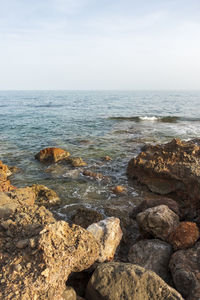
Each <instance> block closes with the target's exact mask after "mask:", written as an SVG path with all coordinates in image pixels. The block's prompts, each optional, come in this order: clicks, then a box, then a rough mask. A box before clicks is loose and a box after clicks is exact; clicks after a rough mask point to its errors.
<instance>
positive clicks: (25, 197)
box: [7, 187, 36, 205]
mask: <svg viewBox="0 0 200 300" xmlns="http://www.w3.org/2000/svg"><path fill="white" fill-rule="evenodd" d="M7 195H8V196H9V197H10V198H11V199H12V201H14V202H17V203H19V204H21V205H24V204H27V205H33V204H34V203H35V199H36V197H35V193H34V191H33V189H32V188H31V187H24V188H18V189H16V190H14V191H11V192H9V193H7Z"/></svg>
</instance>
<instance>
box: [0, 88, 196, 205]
mask: <svg viewBox="0 0 200 300" xmlns="http://www.w3.org/2000/svg"><path fill="white" fill-rule="evenodd" d="M173 137H180V138H183V139H190V138H195V137H200V92H197V91H188V92H178V91H176V92H167V91H166V92H159V91H155V92H148V91H146V92H142V91H138V92H128V91H127V92H126V91H123V92H122V91H1V92H0V159H1V160H2V161H3V162H5V163H6V164H8V165H15V166H18V167H19V168H20V169H21V172H19V173H17V174H15V175H13V176H12V177H11V180H12V183H13V184H14V185H16V186H19V187H20V186H25V185H31V184H33V183H42V184H45V185H47V186H49V187H52V188H54V190H56V192H57V193H58V194H59V195H60V197H61V198H62V200H63V206H66V205H72V206H73V205H75V204H77V203H84V204H85V205H91V206H98V205H99V206H101V205H102V203H105V202H107V201H111V200H112V199H116V196H115V195H113V194H112V192H111V191H110V188H111V187H112V186H114V185H117V184H122V185H125V186H126V187H127V195H128V197H129V198H131V197H132V198H134V197H135V196H136V195H137V192H136V191H135V189H134V187H133V186H131V185H130V184H129V183H128V182H127V179H126V174H125V172H126V166H127V163H128V160H129V159H130V158H131V157H133V156H134V155H136V154H137V153H138V152H139V150H140V147H141V146H142V145H144V144H145V143H157V142H167V141H169V140H170V139H172V138H173ZM44 147H61V148H64V149H66V150H68V151H70V152H71V155H73V156H81V157H82V158H83V159H84V160H85V161H86V162H87V163H88V167H87V169H92V170H93V171H95V172H101V173H103V174H104V175H106V176H109V177H110V179H111V181H110V182H109V183H106V182H103V181H94V180H91V179H89V178H85V177H84V176H83V175H82V173H81V172H80V174H78V172H76V171H74V170H71V169H70V168H69V166H66V165H65V166H63V165H62V164H57V165H54V166H47V165H42V164H40V163H39V162H37V161H35V159H34V155H35V154H36V153H37V152H38V151H39V150H41V149H42V148H44ZM105 155H109V156H110V157H112V161H108V162H104V161H103V160H102V157H104V156H105Z"/></svg>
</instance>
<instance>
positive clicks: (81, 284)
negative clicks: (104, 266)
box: [66, 270, 92, 297]
mask: <svg viewBox="0 0 200 300" xmlns="http://www.w3.org/2000/svg"><path fill="white" fill-rule="evenodd" d="M91 276H92V273H91V272H89V271H88V272H87V270H86V271H82V272H76V273H71V274H70V276H69V278H68V280H67V282H66V284H67V285H70V286H72V287H73V288H74V290H75V291H76V294H77V295H79V296H81V297H84V295H85V291H86V287H87V284H88V282H89V280H90V278H91Z"/></svg>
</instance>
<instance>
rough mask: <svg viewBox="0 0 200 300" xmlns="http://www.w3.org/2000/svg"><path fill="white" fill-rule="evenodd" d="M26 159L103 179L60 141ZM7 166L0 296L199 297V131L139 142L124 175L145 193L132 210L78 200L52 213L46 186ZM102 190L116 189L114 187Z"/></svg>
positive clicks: (0, 182)
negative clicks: (66, 210)
mask: <svg viewBox="0 0 200 300" xmlns="http://www.w3.org/2000/svg"><path fill="white" fill-rule="evenodd" d="M35 158H36V159H37V160H38V161H39V163H41V164H46V163H48V164H55V163H57V162H62V163H64V164H69V165H70V166H71V167H72V168H73V170H79V172H82V174H83V176H89V177H91V178H93V180H99V179H101V180H104V181H109V180H110V179H109V178H108V177H107V176H104V175H103V174H100V173H95V172H92V171H91V170H87V164H86V162H85V161H83V159H82V158H80V157H71V155H70V153H69V152H68V151H65V150H63V149H59V148H46V149H42V150H41V151H40V152H39V153H37V154H36V155H35ZM110 159H111V158H109V160H110ZM105 160H108V157H106V158H105ZM81 168H84V169H81ZM14 171H15V168H13V167H9V166H7V165H5V164H4V163H3V162H1V161H0V243H1V251H0V257H1V259H0V268H1V272H0V299H2V300H3V299H5V300H7V299H8V300H10V299H16V300H20V299H22V300H27V299H30V300H47V299H48V300H76V299H77V300H78V299H79V300H81V299H86V300H123V299H124V300H125V299H130V300H132V299H133V300H134V299H135V300H140V299H141V300H150V299H153V300H154V299H155V300H166V299H168V300H173V299H174V300H175V299H176V300H178V299H180V300H181V299H185V300H198V299H200V267H199V259H200V257H199V253H200V241H199V237H200V232H199V224H200V219H199V210H200V140H192V141H181V140H179V139H174V140H172V141H171V142H169V143H167V144H164V145H147V146H145V147H143V148H142V149H141V152H140V153H139V155H138V156H137V157H134V158H132V159H131V160H130V162H129V164H128V167H127V176H128V178H129V180H130V184H133V185H140V186H141V189H143V188H144V189H147V190H149V191H150V192H151V193H150V194H149V195H151V196H148V197H145V196H143V197H141V201H140V203H139V205H136V206H135V207H134V208H133V209H132V208H130V209H121V208H120V209H119V208H118V207H114V208H113V207H107V209H105V212H104V213H102V212H100V211H96V210H94V209H90V208H87V207H84V206H82V207H79V208H78V209H77V210H76V211H75V213H74V214H73V215H72V216H70V217H69V222H66V221H64V220H61V219H60V218H58V216H57V215H54V214H53V211H52V208H53V207H54V208H56V207H59V205H60V198H59V197H58V195H57V194H56V192H55V191H53V190H51V189H49V188H48V187H46V186H44V185H39V184H34V185H32V186H28V187H21V188H20V187H18V188H17V187H15V186H13V185H12V183H11V182H10V180H9V176H10V175H11V174H12V172H14ZM112 192H113V193H116V195H118V194H120V195H123V194H125V193H126V191H125V188H124V187H123V186H115V187H113V188H112ZM124 199H126V198H124ZM124 201H125V200H124Z"/></svg>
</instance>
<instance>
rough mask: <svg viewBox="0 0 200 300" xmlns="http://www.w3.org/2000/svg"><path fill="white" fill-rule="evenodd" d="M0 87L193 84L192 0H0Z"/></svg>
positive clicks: (199, 18)
mask: <svg viewBox="0 0 200 300" xmlns="http://www.w3.org/2000/svg"><path fill="white" fill-rule="evenodd" d="M0 89H131V90H134V89H200V0H137V1H136V0H34V1H31V0H0Z"/></svg>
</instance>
